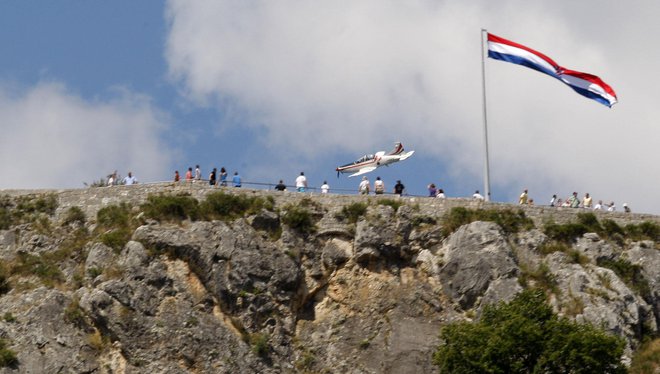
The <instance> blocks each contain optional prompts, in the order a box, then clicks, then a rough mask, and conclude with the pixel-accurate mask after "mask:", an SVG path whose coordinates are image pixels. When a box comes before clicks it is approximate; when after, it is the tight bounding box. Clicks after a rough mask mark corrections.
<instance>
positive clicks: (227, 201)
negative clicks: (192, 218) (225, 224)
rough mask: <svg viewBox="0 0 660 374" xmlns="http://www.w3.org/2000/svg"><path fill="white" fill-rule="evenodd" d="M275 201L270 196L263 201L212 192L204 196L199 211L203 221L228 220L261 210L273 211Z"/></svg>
mask: <svg viewBox="0 0 660 374" xmlns="http://www.w3.org/2000/svg"><path fill="white" fill-rule="evenodd" d="M274 206H275V200H274V199H273V198H272V196H269V198H267V199H264V198H262V197H258V196H244V195H234V194H228V193H224V192H214V193H211V194H209V195H207V196H206V200H204V201H203V202H202V203H201V206H200V209H201V212H202V215H203V216H204V217H205V219H222V220H230V219H235V218H238V217H242V216H244V215H246V214H255V213H258V212H259V211H261V210H262V209H266V210H271V211H272V210H273V209H274Z"/></svg>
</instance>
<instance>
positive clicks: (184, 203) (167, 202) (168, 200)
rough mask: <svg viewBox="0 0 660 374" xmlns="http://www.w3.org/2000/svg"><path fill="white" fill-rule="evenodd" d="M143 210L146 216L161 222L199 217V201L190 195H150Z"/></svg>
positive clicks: (143, 205)
mask: <svg viewBox="0 0 660 374" xmlns="http://www.w3.org/2000/svg"><path fill="white" fill-rule="evenodd" d="M142 210H143V211H144V215H145V216H147V217H149V218H152V219H155V220H157V221H160V222H162V221H174V222H181V221H183V220H185V219H191V220H193V221H195V220H197V219H198V218H199V202H198V201H197V199H195V198H194V197H191V196H188V195H150V196H149V197H148V198H147V202H146V203H144V204H142Z"/></svg>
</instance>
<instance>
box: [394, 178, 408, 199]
mask: <svg viewBox="0 0 660 374" xmlns="http://www.w3.org/2000/svg"><path fill="white" fill-rule="evenodd" d="M405 189H406V186H404V185H403V183H401V181H400V180H398V181H396V184H395V185H394V193H395V194H397V195H399V196H400V195H401V194H402V193H403V190H405Z"/></svg>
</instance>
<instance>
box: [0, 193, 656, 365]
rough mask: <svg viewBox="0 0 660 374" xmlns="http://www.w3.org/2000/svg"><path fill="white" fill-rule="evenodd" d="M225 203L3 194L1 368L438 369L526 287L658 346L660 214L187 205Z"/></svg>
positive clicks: (377, 204) (310, 200)
mask: <svg viewBox="0 0 660 374" xmlns="http://www.w3.org/2000/svg"><path fill="white" fill-rule="evenodd" d="M217 194H218V190H211V189H209V188H208V186H196V185H191V186H184V185H177V186H171V185H166V184H162V185H149V186H146V185H145V186H126V187H112V188H90V189H84V190H67V191H6V194H5V195H4V197H3V198H2V199H1V200H0V209H2V210H0V260H1V261H2V263H1V266H0V317H2V318H1V319H0V348H2V351H3V353H6V352H9V353H7V354H8V355H9V358H10V359H9V360H8V361H7V363H6V366H5V367H4V368H0V373H14V372H16V373H18V372H20V373H67V372H72V373H294V372H300V373H429V372H435V371H436V370H435V368H434V366H433V365H432V362H431V358H432V353H433V351H434V350H435V348H436V347H437V346H438V344H439V343H440V342H439V340H438V332H439V329H440V327H441V326H443V325H444V324H447V323H451V322H453V321H460V320H471V319H475V318H478V317H479V313H480V310H481V309H482V308H483V306H484V305H487V304H489V303H495V302H498V301H507V300H510V299H511V298H513V296H515V294H516V293H518V292H519V291H521V290H522V289H523V288H525V287H542V288H544V289H546V290H547V293H548V295H549V298H550V302H551V304H552V305H553V307H554V309H555V310H556V311H557V312H558V313H560V314H561V315H564V316H567V317H570V318H574V319H576V320H578V321H584V322H590V323H593V324H595V325H598V326H602V327H603V328H604V329H606V330H608V331H610V332H612V333H613V334H617V335H619V336H622V337H624V338H625V340H626V342H627V353H626V357H624V358H623V359H624V360H629V359H630V357H631V356H632V354H633V351H634V350H635V349H637V347H638V346H639V344H640V342H641V341H642V339H644V338H645V337H654V336H657V326H658V323H660V250H659V248H660V245H659V244H658V236H657V235H658V233H657V231H654V230H655V229H657V224H658V223H659V222H660V221H659V220H658V217H655V216H648V215H644V216H643V215H634V214H624V213H610V214H607V213H599V214H597V215H595V216H594V215H584V214H580V213H585V212H581V211H579V210H576V209H566V208H563V209H562V208H559V209H557V208H552V209H550V208H547V207H545V208H544V207H525V208H524V209H523V210H519V208H518V207H517V206H509V205H507V204H489V203H480V202H474V201H469V200H461V199H449V200H440V199H424V198H406V197H403V198H393V197H391V196H383V197H380V196H379V197H364V196H335V195H324V196H321V195H310V194H299V193H292V192H284V193H277V192H274V191H252V190H237V189H230V190H226V191H224V192H222V193H221V194H223V195H227V196H233V197H235V198H236V199H235V200H222V201H224V202H225V203H226V202H229V203H231V204H234V205H236V206H238V205H240V204H243V203H245V202H246V201H247V202H248V203H250V202H251V203H254V202H255V201H258V202H259V204H256V205H255V204H253V205H251V206H246V207H244V208H243V209H242V210H232V209H233V208H231V207H232V206H233V205H231V204H225V205H222V204H221V203H222V201H221V202H218V201H216V202H215V205H214V208H213V209H215V210H214V212H215V213H214V214H215V216H208V215H206V216H204V215H201V214H200V215H197V213H195V214H193V213H191V212H193V211H192V210H187V209H193V208H194V207H197V203H196V202H197V201H199V202H200V203H201V202H203V201H205V199H210V198H211V197H213V198H214V199H217ZM149 196H152V197H153V196H161V197H167V196H178V197H181V198H182V199H183V200H177V201H176V202H175V203H171V202H170V203H171V204H169V205H165V206H160V207H159V209H160V210H158V209H156V210H154V207H155V204H157V201H156V200H155V199H154V200H150V198H149ZM191 200H195V202H194V203H191V202H190V201H191ZM184 202H185V204H192V205H185V204H184ZM149 204H151V206H149ZM209 206H210V205H209ZM200 207H201V205H200ZM229 208H231V209H229ZM255 208H257V209H255ZM195 209H197V208H195ZM223 209H224V210H223ZM227 209H229V210H227ZM475 211H480V212H495V213H492V214H490V213H489V214H485V215H481V216H475V217H476V218H473V219H468V220H465V221H460V220H458V221H456V216H465V215H466V214H467V213H469V212H475ZM195 212H197V211H195ZM218 212H224V213H222V214H220V213H218ZM452 212H453V213H456V214H454V215H452ZM466 212H467V213H466ZM498 212H499V213H498ZM124 213H125V216H124V215H123V214H124ZM500 213H501V214H500ZM209 217H210V218H209ZM488 217H494V219H488ZM463 218H465V217H463ZM450 220H453V221H451V222H450ZM512 220H513V221H512ZM515 220H518V221H515ZM491 221H493V222H491ZM456 222H459V223H460V224H458V225H456V227H452V225H455V223H456ZM512 222H513V225H512ZM463 223H464V224H463ZM576 227H577V228H576ZM585 228H586V230H585ZM589 229H591V230H589ZM571 230H572V231H571ZM2 342H4V343H2ZM3 346H4V347H5V348H3ZM12 354H13V359H11V358H12Z"/></svg>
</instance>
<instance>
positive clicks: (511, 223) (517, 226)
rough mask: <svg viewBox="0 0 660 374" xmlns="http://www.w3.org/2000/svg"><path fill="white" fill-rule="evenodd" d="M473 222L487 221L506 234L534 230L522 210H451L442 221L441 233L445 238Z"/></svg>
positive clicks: (529, 219)
mask: <svg viewBox="0 0 660 374" xmlns="http://www.w3.org/2000/svg"><path fill="white" fill-rule="evenodd" d="M474 221H488V222H494V223H496V224H498V225H499V226H500V227H501V228H502V231H504V233H506V234H512V233H516V232H519V231H521V230H529V229H532V228H534V222H533V221H532V220H531V218H528V217H527V216H526V215H525V212H523V211H522V210H517V211H513V210H509V209H504V210H484V209H476V210H473V209H466V208H463V207H457V208H452V209H451V210H450V211H449V212H448V213H446V214H445V215H444V217H443V220H442V231H443V234H444V235H445V236H448V235H449V234H451V233H453V232H454V231H456V230H457V229H458V228H459V227H461V226H463V225H466V224H468V223H471V222H474Z"/></svg>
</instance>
